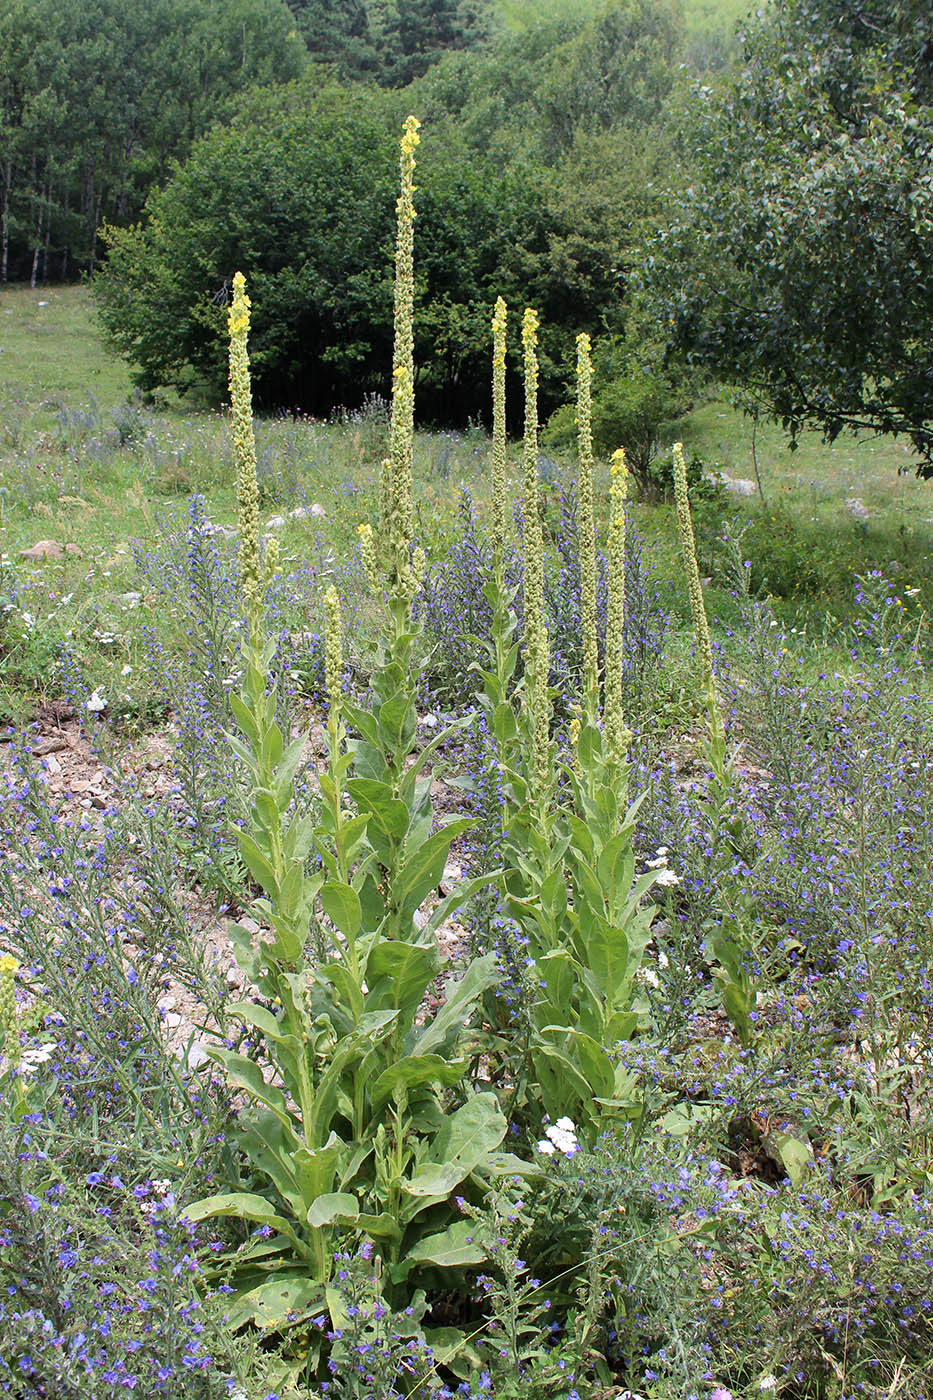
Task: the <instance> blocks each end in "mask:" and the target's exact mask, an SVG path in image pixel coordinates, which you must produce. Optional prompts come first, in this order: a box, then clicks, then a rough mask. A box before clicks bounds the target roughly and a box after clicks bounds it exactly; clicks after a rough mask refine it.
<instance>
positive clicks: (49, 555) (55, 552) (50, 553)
mask: <svg viewBox="0 0 933 1400" xmlns="http://www.w3.org/2000/svg"><path fill="white" fill-rule="evenodd" d="M63 554H77V555H78V557H79V558H80V557H81V551H80V549H79V548H78V546H77V545H76V544H65V545H61V544H59V543H58V540H37V541H36V543H35V544H34V545H32V547H31V548H30V549H21V550H20V552H19V557H20V559H61V557H62V555H63Z"/></svg>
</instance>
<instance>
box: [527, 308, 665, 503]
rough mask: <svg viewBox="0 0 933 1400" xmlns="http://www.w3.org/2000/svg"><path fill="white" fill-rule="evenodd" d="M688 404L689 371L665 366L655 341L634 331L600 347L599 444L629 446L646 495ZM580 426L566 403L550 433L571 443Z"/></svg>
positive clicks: (607, 451) (606, 450)
mask: <svg viewBox="0 0 933 1400" xmlns="http://www.w3.org/2000/svg"><path fill="white" fill-rule="evenodd" d="M688 406H689V389H688V384H687V379H686V376H685V375H684V374H682V373H678V372H677V371H676V370H675V369H672V368H664V367H663V366H661V365H660V363H659V361H658V357H657V356H656V355H654V354H653V353H652V351H651V349H650V347H649V346H640V345H639V344H638V342H637V340H636V339H635V337H634V335H633V336H632V337H631V338H626V340H624V341H614V340H609V341H608V342H607V343H605V344H603V345H600V346H598V347H597V355H596V388H595V392H594V394H593V446H594V449H595V450H596V451H597V452H598V453H599V454H600V455H602V456H604V457H608V456H610V455H611V454H612V453H613V452H614V451H615V450H616V449H617V448H619V447H622V448H624V450H625V459H626V464H627V466H628V468H629V470H630V471H631V474H632V476H634V478H635V481H636V483H637V486H638V490H639V494H640V495H642V496H645V495H651V494H654V493H656V491H657V486H658V473H657V471H656V470H655V458H656V456H657V452H658V448H659V447H660V445H661V441H662V436H663V433H664V431H665V429H667V428H669V427H670V425H671V424H672V423H673V422H675V421H676V420H677V419H678V418H680V417H682V416H683V414H684V413H685V412H686V410H687V408H688ZM575 432H576V425H575V421H574V414H573V408H572V406H571V405H570V404H566V405H564V407H563V408H561V409H558V411H557V412H556V413H555V414H554V415H553V416H552V417H551V419H550V422H549V423H548V439H549V441H551V442H553V443H554V444H555V445H556V446H569V445H570V443H571V441H572V440H573V438H574V436H575Z"/></svg>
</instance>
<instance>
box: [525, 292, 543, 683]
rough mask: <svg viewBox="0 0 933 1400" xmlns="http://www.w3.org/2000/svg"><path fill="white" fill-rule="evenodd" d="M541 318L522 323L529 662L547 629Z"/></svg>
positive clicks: (527, 318)
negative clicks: (540, 492) (541, 497)
mask: <svg viewBox="0 0 933 1400" xmlns="http://www.w3.org/2000/svg"><path fill="white" fill-rule="evenodd" d="M538 325H539V320H538V314H537V312H536V311H532V310H530V309H529V310H526V312H525V315H524V318H523V320H522V345H523V347H524V352H525V441H524V455H523V465H524V475H523V495H522V527H523V537H524V538H523V542H524V588H525V644H526V647H527V649H528V652H529V657H530V659H532V660H533V659H534V657H535V655H536V653H537V642H536V635H537V632H538V631H539V629H541V628H543V626H544V548H543V544H542V540H541V519H540V516H539V514H538Z"/></svg>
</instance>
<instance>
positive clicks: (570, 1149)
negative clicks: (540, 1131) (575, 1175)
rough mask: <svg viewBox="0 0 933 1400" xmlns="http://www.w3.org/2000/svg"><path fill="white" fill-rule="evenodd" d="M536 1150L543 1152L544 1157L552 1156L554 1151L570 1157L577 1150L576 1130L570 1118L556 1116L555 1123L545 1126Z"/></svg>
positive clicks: (578, 1146)
mask: <svg viewBox="0 0 933 1400" xmlns="http://www.w3.org/2000/svg"><path fill="white" fill-rule="evenodd" d="M538 1151H539V1152H543V1153H544V1155H545V1156H546V1157H553V1156H554V1153H555V1152H562V1153H563V1154H564V1156H565V1157H572V1156H573V1154H574V1153H575V1152H579V1151H580V1144H579V1143H578V1142H577V1130H576V1128H575V1127H574V1125H573V1122H572V1121H571V1119H569V1118H558V1120H557V1122H556V1123H552V1124H551V1125H550V1126H549V1127H547V1128H545V1130H544V1137H543V1138H542V1139H541V1141H540V1142H539V1143H538Z"/></svg>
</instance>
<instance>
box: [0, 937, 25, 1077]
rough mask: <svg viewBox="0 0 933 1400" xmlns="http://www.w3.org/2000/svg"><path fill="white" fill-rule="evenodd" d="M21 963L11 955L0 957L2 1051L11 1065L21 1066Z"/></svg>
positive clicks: (0, 1046)
mask: <svg viewBox="0 0 933 1400" xmlns="http://www.w3.org/2000/svg"><path fill="white" fill-rule="evenodd" d="M19 967H20V965H19V963H18V962H17V961H16V959H15V958H14V957H12V956H11V954H9V953H4V954H3V956H2V957H0V1050H2V1051H3V1053H4V1054H5V1055H6V1057H7V1059H8V1060H9V1062H10V1064H11V1065H12V1066H13V1067H15V1066H16V1065H18V1064H19V1051H20V1045H19V1032H18V1031H17V1029H16V974H17V972H19Z"/></svg>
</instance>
